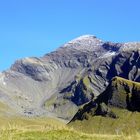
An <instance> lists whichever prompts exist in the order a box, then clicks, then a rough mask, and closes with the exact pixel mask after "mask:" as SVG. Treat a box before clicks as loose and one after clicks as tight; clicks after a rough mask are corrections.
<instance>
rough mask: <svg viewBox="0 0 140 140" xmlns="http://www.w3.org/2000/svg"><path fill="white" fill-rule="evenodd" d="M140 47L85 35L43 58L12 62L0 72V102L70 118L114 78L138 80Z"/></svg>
mask: <svg viewBox="0 0 140 140" xmlns="http://www.w3.org/2000/svg"><path fill="white" fill-rule="evenodd" d="M139 48H140V43H111V42H104V41H102V40H100V39H98V38H96V37H95V36H92V35H86V36H81V37H79V38H76V39H74V40H72V41H70V42H68V43H66V44H65V45H63V46H61V47H60V48H58V49H57V50H56V51H54V52H52V53H49V54H46V55H44V56H43V57H40V58H36V57H31V58H24V59H21V60H17V61H16V62H15V64H13V65H12V66H11V68H10V69H9V70H7V71H4V72H2V73H1V74H0V102H1V103H4V104H6V105H8V106H9V107H10V108H11V109H12V110H14V111H15V112H16V113H15V114H17V115H25V116H41V115H45V116H46V115H47V116H48V115H51V116H56V117H60V118H63V119H67V120H70V119H71V118H72V117H73V116H74V115H75V113H76V112H77V110H78V109H79V107H80V106H81V105H83V104H85V103H88V102H89V101H91V100H96V99H97V98H98V96H99V95H100V94H101V93H103V92H104V91H105V90H106V88H107V87H108V85H109V83H110V81H111V79H112V78H113V77H115V76H120V77H123V78H126V79H129V80H133V81H136V82H139V81H140V70H139V68H140V58H139V57H140V49H139ZM12 112H13V111H12ZM12 112H8V113H9V114H12Z"/></svg>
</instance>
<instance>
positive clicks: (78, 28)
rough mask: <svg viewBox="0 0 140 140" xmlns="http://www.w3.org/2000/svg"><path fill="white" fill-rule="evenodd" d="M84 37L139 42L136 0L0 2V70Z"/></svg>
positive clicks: (139, 3)
mask: <svg viewBox="0 0 140 140" xmlns="http://www.w3.org/2000/svg"><path fill="white" fill-rule="evenodd" d="M84 34H93V35H96V36H97V37H99V38H101V39H103V40H110V41H115V42H127V41H140V0H0V71H2V70H5V69H7V68H8V67H10V65H11V64H12V63H14V61H15V60H16V59H19V58H22V57H27V56H42V55H43V54H45V53H47V52H50V51H53V50H55V49H56V48H57V47H59V46H60V45H61V44H63V43H65V42H67V41H69V40H71V39H73V38H75V37H78V36H80V35H84Z"/></svg>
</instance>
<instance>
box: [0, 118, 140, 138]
mask: <svg viewBox="0 0 140 140" xmlns="http://www.w3.org/2000/svg"><path fill="white" fill-rule="evenodd" d="M0 123H1V124H3V125H1V126H0V140H77V139H78V140H108V139H109V140H120V139H121V140H128V139H129V140H134V139H135V140H139V138H140V135H139V134H138V133H137V134H136V135H131V136H129V135H128V136H125V135H124V134H120V135H112V134H98V133H96V131H94V132H92V134H87V133H83V132H82V131H81V130H80V129H79V130H78V129H77V130H76V129H73V128H72V126H67V125H65V124H64V123H62V122H60V121H58V120H54V119H50V118H36V119H35V118H34V119H33V118H32V119H29V118H2V117H1V118H0ZM84 123H86V122H84ZM91 123H92V122H91ZM91 123H89V124H91ZM80 124H81V123H80ZM75 125H76V126H77V127H78V126H79V122H77V124H75ZM73 126H74V124H73ZM90 126H91V125H90ZM93 126H94V125H92V127H93ZM85 129H87V127H84V130H85ZM90 132H91V131H90Z"/></svg>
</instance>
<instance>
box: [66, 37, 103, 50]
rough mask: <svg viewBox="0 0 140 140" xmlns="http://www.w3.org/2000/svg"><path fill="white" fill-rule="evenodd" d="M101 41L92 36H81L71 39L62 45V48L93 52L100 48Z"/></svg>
mask: <svg viewBox="0 0 140 140" xmlns="http://www.w3.org/2000/svg"><path fill="white" fill-rule="evenodd" d="M102 44H103V41H102V40H100V39H98V38H97V37H96V36H94V35H83V36H80V37H78V38H76V39H73V40H71V41H69V42H68V43H66V44H65V45H63V47H70V48H73V49H77V50H88V51H92V50H95V49H96V48H97V47H99V46H101V45H102Z"/></svg>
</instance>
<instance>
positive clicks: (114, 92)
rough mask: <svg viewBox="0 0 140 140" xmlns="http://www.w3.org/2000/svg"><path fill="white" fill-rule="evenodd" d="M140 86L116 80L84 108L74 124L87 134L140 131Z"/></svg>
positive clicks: (75, 118) (121, 79)
mask: <svg viewBox="0 0 140 140" xmlns="http://www.w3.org/2000/svg"><path fill="white" fill-rule="evenodd" d="M139 111H140V83H138V82H133V81H130V80H126V79H124V78H120V77H115V78H113V79H112V81H111V82H110V84H109V86H108V87H107V89H106V90H105V91H104V92H103V93H102V94H100V95H99V96H98V97H97V99H95V100H92V101H90V102H89V103H87V104H85V105H84V106H82V107H81V108H80V109H79V111H78V112H77V113H76V115H75V116H74V117H73V119H72V121H71V122H70V125H72V126H73V127H74V128H75V127H76V128H77V129H78V130H79V129H80V130H83V131H84V132H87V133H93V132H96V133H104V134H105V133H125V134H130V133H131V134H133V133H139V132H140V122H139V120H140V113H139Z"/></svg>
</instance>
